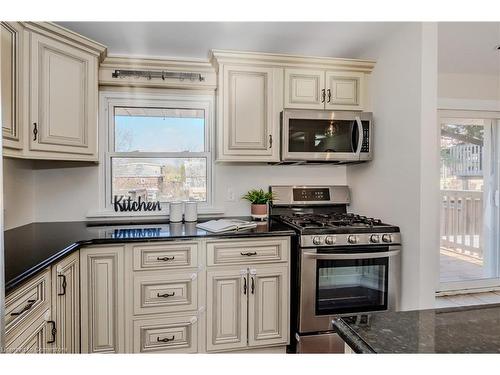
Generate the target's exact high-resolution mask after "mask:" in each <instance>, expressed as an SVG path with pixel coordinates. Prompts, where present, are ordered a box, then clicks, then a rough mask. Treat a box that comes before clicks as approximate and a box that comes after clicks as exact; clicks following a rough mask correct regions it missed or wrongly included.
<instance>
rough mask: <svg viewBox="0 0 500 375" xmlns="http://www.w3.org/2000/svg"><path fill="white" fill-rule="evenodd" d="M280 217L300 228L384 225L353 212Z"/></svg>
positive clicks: (294, 214)
mask: <svg viewBox="0 0 500 375" xmlns="http://www.w3.org/2000/svg"><path fill="white" fill-rule="evenodd" d="M280 219H281V220H282V221H284V222H285V223H287V224H291V225H294V226H296V227H298V228H300V229H314V228H342V227H346V228H373V227H377V226H384V225H385V224H383V223H382V221H381V220H380V219H373V218H368V217H366V216H361V215H356V214H353V213H303V212H295V213H293V214H291V215H281V216H280Z"/></svg>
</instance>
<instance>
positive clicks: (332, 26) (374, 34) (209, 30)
mask: <svg viewBox="0 0 500 375" xmlns="http://www.w3.org/2000/svg"><path fill="white" fill-rule="evenodd" d="M58 24H60V25H62V26H64V27H66V28H68V29H70V30H73V31H75V32H77V33H80V34H82V35H85V36H87V37H89V38H90V39H93V40H96V41H98V42H100V43H102V44H104V45H106V46H107V47H108V53H109V54H113V55H132V56H157V57H159V56H162V57H181V58H202V59H206V58H207V57H208V52H209V50H210V49H234V50H241V51H258V52H275V53H287V54H300V55H309V56H326V57H343V58H376V57H377V56H366V55H365V54H366V51H367V50H370V51H372V48H371V47H372V46H373V45H375V44H377V43H378V42H380V41H381V40H383V39H384V38H387V37H388V36H389V35H390V34H391V33H394V32H396V30H397V29H398V27H400V26H401V23H390V22H58Z"/></svg>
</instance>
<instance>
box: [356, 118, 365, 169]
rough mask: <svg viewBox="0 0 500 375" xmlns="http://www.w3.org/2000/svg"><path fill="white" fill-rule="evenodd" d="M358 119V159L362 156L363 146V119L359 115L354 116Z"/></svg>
mask: <svg viewBox="0 0 500 375" xmlns="http://www.w3.org/2000/svg"><path fill="white" fill-rule="evenodd" d="M354 119H355V120H356V124H357V125H358V148H357V150H356V155H357V156H358V159H360V158H361V147H362V146H363V124H362V123H361V119H360V118H359V116H356V117H354Z"/></svg>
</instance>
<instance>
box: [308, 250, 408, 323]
mask: <svg viewBox="0 0 500 375" xmlns="http://www.w3.org/2000/svg"><path fill="white" fill-rule="evenodd" d="M399 255H400V247H399V246H383V247H374V246H367V247H357V248H354V247H350V248H346V249H338V248H335V249H302V253H301V268H300V273H301V275H300V316H299V330H300V332H301V333H305V332H320V331H328V330H331V320H332V318H333V317H335V316H339V315H350V314H353V313H366V312H373V311H382V310H388V309H389V308H394V307H395V305H396V304H397V300H398V294H399Z"/></svg>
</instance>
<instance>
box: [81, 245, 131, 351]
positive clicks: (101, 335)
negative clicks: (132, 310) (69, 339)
mask: <svg viewBox="0 0 500 375" xmlns="http://www.w3.org/2000/svg"><path fill="white" fill-rule="evenodd" d="M123 258H124V248H123V247H121V246H116V247H89V248H85V249H82V250H80V269H81V273H80V292H81V307H80V308H81V314H80V315H81V343H82V353H123V352H124V345H125V333H124V328H125V322H124V310H125V306H124V288H123V285H124V281H125V280H124V279H125V277H124V275H125V269H124V259H123Z"/></svg>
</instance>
